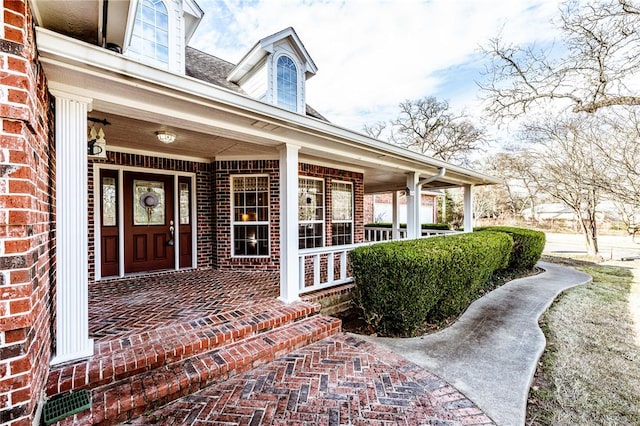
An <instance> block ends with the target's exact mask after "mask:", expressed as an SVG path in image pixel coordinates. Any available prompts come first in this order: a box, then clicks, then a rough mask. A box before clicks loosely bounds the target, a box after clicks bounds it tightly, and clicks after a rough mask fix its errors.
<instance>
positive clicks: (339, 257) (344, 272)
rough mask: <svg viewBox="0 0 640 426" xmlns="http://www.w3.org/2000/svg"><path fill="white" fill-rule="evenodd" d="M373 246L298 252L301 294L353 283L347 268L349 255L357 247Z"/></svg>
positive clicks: (326, 248) (352, 246)
mask: <svg viewBox="0 0 640 426" xmlns="http://www.w3.org/2000/svg"><path fill="white" fill-rule="evenodd" d="M371 244H373V243H361V244H349V245H344V246H332V247H318V248H313V249H303V250H300V251H299V252H298V260H299V262H300V263H299V269H298V270H299V277H298V291H299V293H300V294H304V293H309V292H311V291H316V290H322V289H324V288H329V287H333V286H337V285H341V284H346V283H350V282H352V281H353V277H352V276H351V275H350V274H349V273H348V271H349V270H348V268H347V263H348V260H347V254H348V253H349V252H350V251H351V250H353V249H354V248H356V247H360V246H364V245H371Z"/></svg>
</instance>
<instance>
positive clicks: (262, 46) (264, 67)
mask: <svg viewBox="0 0 640 426" xmlns="http://www.w3.org/2000/svg"><path fill="white" fill-rule="evenodd" d="M317 71H318V68H317V67H316V65H315V63H314V62H313V60H312V59H311V56H310V55H309V53H308V52H307V49H305V47H304V45H303V44H302V42H301V41H300V38H299V37H298V35H297V34H296V32H295V31H294V29H293V28H291V27H289V28H286V29H284V30H282V31H280V32H277V33H275V34H273V35H270V36H269V37H265V38H263V39H262V40H260V41H258V42H257V43H256V44H255V45H254V46H253V47H252V48H251V50H250V51H249V53H247V54H246V55H245V56H244V57H243V58H242V59H241V60H240V62H239V63H238V65H236V67H235V68H233V70H232V71H231V72H230V73H229V76H228V77H227V80H228V81H230V82H232V83H236V84H238V85H239V86H240V87H241V88H242V90H243V91H244V92H245V93H246V94H248V95H249V96H251V97H253V98H256V99H259V100H261V101H264V102H268V103H271V104H274V105H277V106H279V107H282V108H285V109H288V110H290V111H294V112H297V113H299V114H305V112H306V100H305V94H306V84H305V83H306V81H307V79H309V78H310V77H312V76H314V75H315V74H316V72H317Z"/></svg>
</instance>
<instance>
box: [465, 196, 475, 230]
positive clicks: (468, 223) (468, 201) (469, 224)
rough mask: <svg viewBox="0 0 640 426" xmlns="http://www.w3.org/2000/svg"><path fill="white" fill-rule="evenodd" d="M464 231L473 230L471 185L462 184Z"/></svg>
mask: <svg viewBox="0 0 640 426" xmlns="http://www.w3.org/2000/svg"><path fill="white" fill-rule="evenodd" d="M463 230H464V232H473V185H465V186H464V228H463Z"/></svg>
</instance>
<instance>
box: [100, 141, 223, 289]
mask: <svg viewBox="0 0 640 426" xmlns="http://www.w3.org/2000/svg"><path fill="white" fill-rule="evenodd" d="M95 163H98V164H109V165H115V166H128V167H141V168H146V169H157V170H163V171H166V170H173V171H176V172H186V173H195V175H196V185H195V186H196V195H197V200H196V202H197V206H196V208H197V211H196V215H197V230H198V235H197V237H196V240H197V244H198V262H197V265H198V267H199V268H209V267H212V266H213V265H215V250H214V247H213V244H214V243H213V242H214V235H213V231H214V227H213V225H214V213H215V209H214V206H213V190H212V188H211V186H212V185H211V180H212V177H211V168H212V167H211V165H210V164H207V163H198V162H193V161H185V160H174V159H170V158H158V157H152V156H145V155H138V154H126V153H120V152H107V158H106V159H101V158H91V159H89V167H88V175H89V176H88V182H89V186H88V192H89V194H88V197H89V203H88V216H89V229H88V234H89V266H88V268H89V282H93V281H94V280H95V233H94V224H95V215H94V211H95V206H98V208H99V206H100V203H99V202H97V201H96V200H94V179H95V177H94V176H93V164H95ZM149 172H150V173H153V171H152V170H151V171H149Z"/></svg>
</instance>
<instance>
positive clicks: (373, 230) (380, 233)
mask: <svg viewBox="0 0 640 426" xmlns="http://www.w3.org/2000/svg"><path fill="white" fill-rule="evenodd" d="M457 233H458V231H450V230H445V229H423V230H422V236H423V237H435V236H438V235H447V234H457ZM398 234H399V235H400V239H401V240H404V239H405V238H407V229H406V228H399V229H398ZM392 235H393V229H392V228H387V227H383V226H381V227H377V226H367V227H365V228H364V239H365V241H376V242H377V241H391V240H392V239H393V237H392Z"/></svg>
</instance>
